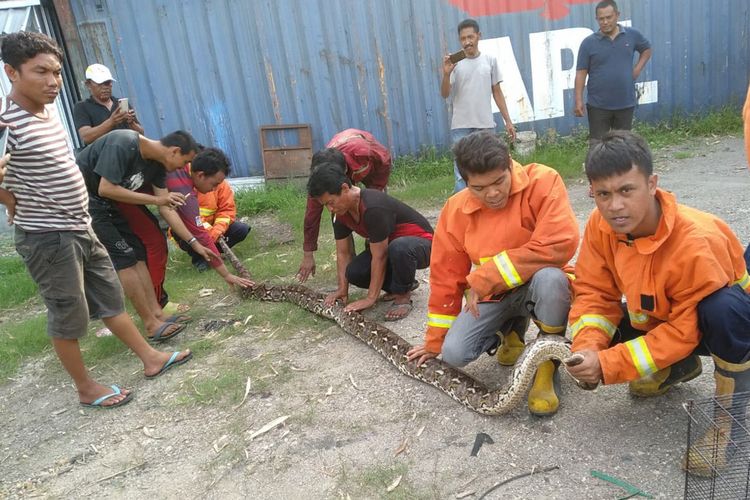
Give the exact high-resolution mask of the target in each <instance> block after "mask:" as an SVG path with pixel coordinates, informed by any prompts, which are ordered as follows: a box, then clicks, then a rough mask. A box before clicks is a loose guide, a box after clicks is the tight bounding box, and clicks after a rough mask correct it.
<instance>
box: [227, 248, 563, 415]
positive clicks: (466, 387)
mask: <svg viewBox="0 0 750 500" xmlns="http://www.w3.org/2000/svg"><path fill="white" fill-rule="evenodd" d="M221 243H223V242H221V241H220V244H221ZM222 249H223V251H224V254H225V255H226V256H227V257H228V258H229V260H230V261H231V262H232V264H233V265H234V267H235V269H237V272H238V274H240V275H241V276H243V277H248V278H249V273H248V272H247V269H246V268H245V267H244V265H243V264H242V263H241V262H240V261H239V259H237V257H236V256H235V255H234V254H233V253H232V251H231V250H230V249H229V247H228V246H227V245H226V244H223V245H222ZM241 294H242V297H243V298H253V299H256V300H262V301H271V302H289V303H292V304H295V305H297V306H299V307H301V308H303V309H305V310H307V311H310V312H312V313H314V314H317V315H318V316H321V317H323V318H327V319H330V320H333V321H334V322H336V323H337V324H338V325H339V326H340V327H341V329H342V330H344V331H345V332H346V333H348V334H350V335H352V336H354V337H356V338H358V339H359V340H361V341H362V342H364V343H365V344H367V345H368V346H370V347H372V349H373V350H375V352H377V353H378V354H380V355H381V356H383V357H384V358H385V359H387V360H388V361H389V362H390V363H391V364H392V365H393V366H395V367H396V368H397V369H398V370H399V371H401V373H403V374H405V375H408V376H409V377H412V378H415V379H417V380H421V381H422V382H425V383H427V384H430V385H433V386H435V387H437V388H438V389H440V390H441V391H443V392H445V393H446V394H448V395H449V396H450V397H452V398H453V399H455V400H456V401H458V402H459V403H461V404H462V405H464V406H466V407H467V408H470V409H472V410H474V411H476V412H478V413H481V414H484V415H502V414H504V413H508V412H509V411H511V410H513V408H515V407H516V406H517V405H518V403H520V402H521V400H522V399H523V397H524V395H525V393H526V391H527V390H528V389H529V387H530V385H531V383H532V381H533V379H534V374H535V373H536V368H537V366H538V365H539V364H540V363H542V362H543V361H547V360H550V359H552V360H558V361H561V362H562V361H563V360H567V361H568V362H569V363H570V362H571V357H572V356H576V355H571V351H570V346H569V343H568V342H567V340H566V339H565V338H564V337H561V336H558V335H545V336H544V337H540V338H538V339H537V340H535V341H533V342H531V343H529V344H528V345H527V347H526V349H525V350H524V352H523V353H522V354H521V356H520V357H519V359H518V361H517V362H516V364H515V366H514V367H513V374H512V376H511V378H510V381H509V382H508V384H507V385H506V387H504V388H502V389H498V390H494V391H490V390H489V389H488V388H487V387H486V386H485V385H484V384H483V383H482V382H480V381H478V380H476V379H475V378H474V377H472V376H471V375H469V374H467V373H466V372H464V371H462V370H460V369H458V368H456V367H454V366H451V365H448V364H446V363H444V362H443V361H442V360H440V359H437V358H433V359H430V360H428V361H427V362H426V363H424V364H422V366H417V363H416V361H408V360H407V357H406V353H407V352H408V351H409V349H411V347H412V346H411V344H409V343H408V342H407V341H406V340H404V339H403V338H401V337H400V336H399V335H398V334H396V333H395V332H393V331H392V330H391V329H389V328H387V327H385V326H383V325H381V324H379V323H377V322H375V321H371V320H369V319H367V318H365V317H364V316H363V315H362V314H360V313H357V312H346V311H344V306H342V305H340V304H338V303H336V304H334V305H332V306H326V305H325V304H324V299H325V295H324V294H322V293H320V292H316V291H314V290H311V289H310V288H308V287H306V286H302V285H270V284H267V283H256V284H255V286H254V287H252V288H248V289H245V290H242V291H241ZM573 359H574V360H577V358H573Z"/></svg>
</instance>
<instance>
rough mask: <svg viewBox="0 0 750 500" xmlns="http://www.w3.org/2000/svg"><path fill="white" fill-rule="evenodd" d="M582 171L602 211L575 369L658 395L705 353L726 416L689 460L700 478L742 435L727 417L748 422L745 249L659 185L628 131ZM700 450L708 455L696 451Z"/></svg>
mask: <svg viewBox="0 0 750 500" xmlns="http://www.w3.org/2000/svg"><path fill="white" fill-rule="evenodd" d="M586 175H587V176H588V178H589V182H590V183H591V187H592V192H593V194H594V200H595V201H596V209H595V210H594V211H593V212H592V213H591V216H590V217H589V220H588V223H587V224H586V230H585V232H584V235H583V242H582V244H581V251H580V254H579V255H578V260H577V261H576V280H575V281H574V282H573V289H574V292H575V301H574V302H573V306H572V307H571V311H570V324H571V330H572V335H573V351H575V352H577V353H579V354H582V355H583V356H584V361H583V363H581V364H580V365H577V366H574V367H568V368H567V369H568V372H570V374H571V375H573V376H574V377H575V378H577V379H578V380H580V381H582V382H588V383H591V384H597V383H599V382H603V383H605V384H617V383H622V382H629V383H630V392H631V394H633V395H635V396H642V397H647V396H657V395H660V394H664V393H665V392H666V391H668V390H669V389H670V388H671V387H673V386H674V385H675V384H678V383H680V382H686V381H688V380H690V379H693V378H695V377H697V376H698V375H699V374H700V373H701V366H702V365H701V361H700V359H699V358H698V355H709V354H710V355H711V357H712V358H713V360H714V364H715V365H716V367H715V371H714V378H715V379H716V395H717V396H725V398H728V401H727V402H726V409H727V410H728V411H726V412H725V411H720V412H717V417H716V421H717V424H718V427H717V428H716V429H713V430H711V431H709V432H708V433H707V434H706V435H704V436H703V437H702V438H700V439H699V440H696V442H695V443H694V445H693V446H692V447H691V449H690V451H689V452H688V457H689V458H688V464H689V471H690V472H692V473H695V474H698V475H709V474H711V473H712V471H713V470H721V469H722V468H723V467H724V466H725V465H726V464H727V461H728V455H727V454H728V453H729V452H730V450H729V446H728V442H729V440H730V439H732V438H733V437H734V436H733V433H735V432H736V431H737V426H736V425H732V421H733V420H734V421H738V422H740V423H741V424H742V425H743V426H744V422H745V415H746V408H745V406H746V401H747V399H746V398H742V399H738V398H734V397H733V396H734V395H735V394H736V393H739V392H743V391H748V390H750V295H748V290H750V277H749V276H748V273H747V267H746V263H745V260H744V259H743V255H742V253H743V248H742V245H741V244H740V242H739V241H738V240H737V237H736V236H735V235H734V233H733V232H732V230H731V229H730V228H729V226H727V224H726V223H724V222H723V221H722V220H720V219H719V218H717V217H715V216H713V215H711V214H707V213H705V212H701V211H699V210H695V209H693V208H690V207H686V206H684V205H680V204H679V203H677V201H676V199H675V196H674V195H673V194H671V193H668V192H666V191H662V190H661V189H658V188H657V180H658V179H657V176H656V174H654V173H653V166H652V157H651V151H650V150H649V148H648V145H647V144H646V141H644V140H643V139H642V138H641V137H639V136H638V135H636V134H634V133H632V132H629V131H624V130H620V131H613V132H609V133H608V134H606V135H605V136H604V137H603V138H602V141H601V143H598V144H596V145H594V146H592V148H591V149H590V150H589V154H588V158H587V159H586ZM623 296H625V299H626V303H623V302H622V297H623ZM725 401H726V400H725ZM735 419H736V420H735ZM744 432H747V431H744ZM700 449H702V450H703V456H704V457H708V458H707V459H704V458H702V457H701V456H700V455H699V454H698V453H695V452H694V450H700ZM712 450H713V451H712ZM709 462H713V463H709Z"/></svg>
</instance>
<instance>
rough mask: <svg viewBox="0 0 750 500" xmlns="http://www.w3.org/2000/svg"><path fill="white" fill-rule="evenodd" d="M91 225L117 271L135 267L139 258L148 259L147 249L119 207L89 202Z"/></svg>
mask: <svg viewBox="0 0 750 500" xmlns="http://www.w3.org/2000/svg"><path fill="white" fill-rule="evenodd" d="M89 212H90V213H91V227H93V228H94V232H95V233H96V236H97V237H98V238H99V241H101V242H102V245H104V248H106V249H107V253H109V258H110V259H112V265H113V266H114V267H115V271H120V270H122V269H127V268H128V267H133V266H134V265H136V264H137V263H138V261H139V260H142V261H145V260H146V249H145V248H144V247H143V243H142V242H141V240H140V239H139V238H138V236H136V235H135V233H133V231H132V230H131V229H130V226H129V225H128V221H127V220H125V218H124V217H123V216H122V214H121V213H120V211H119V210H118V209H117V207H115V206H113V205H109V206H107V207H102V206H96V207H95V206H94V204H93V203H91V204H89Z"/></svg>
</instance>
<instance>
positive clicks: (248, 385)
mask: <svg viewBox="0 0 750 500" xmlns="http://www.w3.org/2000/svg"><path fill="white" fill-rule="evenodd" d="M249 392H250V377H247V382H245V395H244V396H242V401H240V404H238V405H237V406H235V407H234V408H232V410H236V409H238V408H239V407H240V406H242V405H243V404H245V400H246V399H247V395H248V393H249Z"/></svg>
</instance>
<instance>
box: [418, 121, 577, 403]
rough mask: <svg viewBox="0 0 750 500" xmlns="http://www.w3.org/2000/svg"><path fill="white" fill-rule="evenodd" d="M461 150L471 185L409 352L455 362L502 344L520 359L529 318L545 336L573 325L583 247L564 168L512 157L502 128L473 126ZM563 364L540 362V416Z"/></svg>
mask: <svg viewBox="0 0 750 500" xmlns="http://www.w3.org/2000/svg"><path fill="white" fill-rule="evenodd" d="M453 152H454V154H455V157H456V163H457V165H458V170H459V173H460V174H461V176H462V177H463V179H464V180H465V181H466V186H467V188H468V189H464V190H463V191H459V192H458V193H457V194H454V195H453V196H451V197H450V198H449V199H448V201H447V202H446V204H445V206H444V207H443V210H442V212H441V214H440V217H439V219H438V226H437V229H436V230H435V236H434V239H433V243H432V257H431V259H430V298H429V303H428V315H427V333H426V337H425V343H424V344H423V345H420V346H416V347H414V348H413V349H411V351H409V353H408V357H409V359H410V360H413V359H416V360H417V362H418V363H419V364H422V363H423V362H425V361H426V360H428V359H429V358H434V357H436V356H438V355H439V354H442V356H443V361H445V362H446V363H449V364H451V365H455V366H464V365H466V364H468V363H469V362H471V361H473V360H475V359H477V358H478V357H479V356H481V355H482V353H483V352H488V353H492V352H494V350H495V349H496V348H497V357H498V361H499V362H500V364H502V365H512V364H513V363H515V361H516V359H517V358H518V356H519V355H520V354H521V352H522V351H523V348H524V341H523V338H524V334H525V332H526V328H527V327H528V324H529V319H530V318H531V319H533V320H534V322H535V323H536V324H537V326H538V327H539V329H540V330H541V333H542V334H561V335H563V334H564V332H565V326H566V321H567V315H568V312H569V310H570V283H569V278H568V275H567V274H566V272H565V271H566V270H568V267H567V266H568V262H569V261H570V259H571V258H572V257H573V254H575V251H576V248H577V247H578V234H579V233H578V222H577V221H576V218H575V214H574V213H573V210H572V208H571V207H570V203H569V201H568V193H567V191H566V190H565V184H563V181H562V178H560V175H559V174H558V173H557V172H555V171H554V170H552V169H551V168H549V167H546V166H544V165H539V164H533V163H532V164H530V165H526V166H522V165H520V164H518V163H516V162H515V161H513V160H511V158H510V155H509V153H508V148H507V146H506V145H505V144H504V143H503V141H502V140H501V139H500V138H498V137H497V136H496V135H494V134H492V133H490V132H474V133H472V134H470V135H468V136H466V137H464V138H463V139H461V140H460V141H459V142H458V143H456V145H455V146H454V148H453ZM464 292H467V298H466V307H465V308H464V310H463V311H462V310H461V304H462V299H463V296H464ZM498 332H501V333H502V337H503V338H502V343H501V345H500V347H499V348H498ZM556 370H557V368H556V365H555V364H554V363H553V362H552V361H547V362H544V363H542V364H541V365H540V366H539V368H538V369H537V373H536V376H535V380H534V385H533V387H532V389H531V391H530V392H529V397H528V404H529V411H530V412H531V413H532V414H535V415H540V416H541V415H552V414H554V413H555V412H556V411H557V409H558V406H559V399H558V397H557V394H556V392H555V384H554V378H555V375H556Z"/></svg>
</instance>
